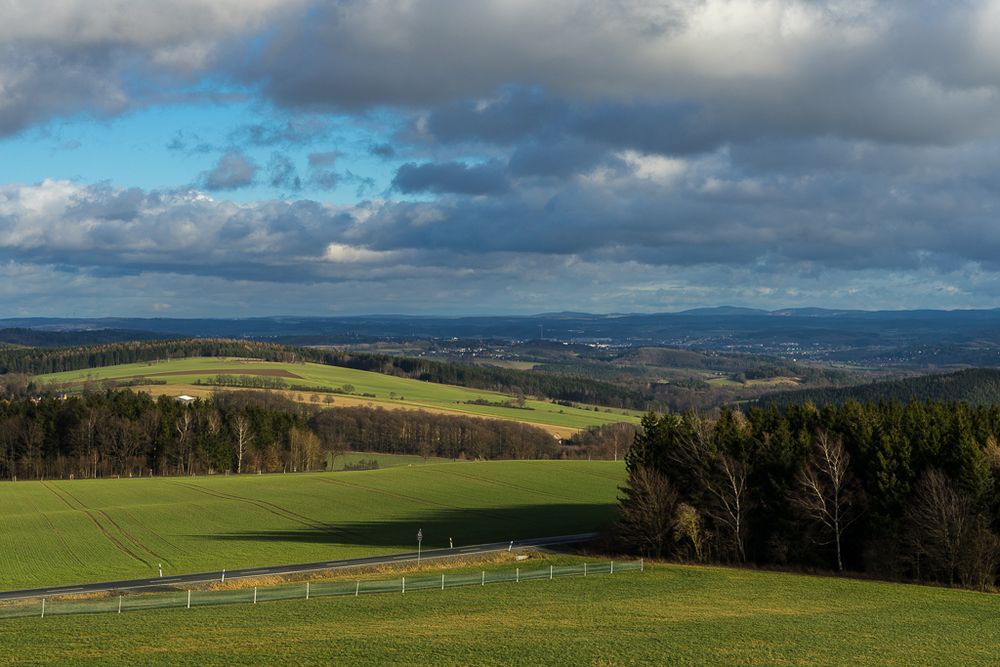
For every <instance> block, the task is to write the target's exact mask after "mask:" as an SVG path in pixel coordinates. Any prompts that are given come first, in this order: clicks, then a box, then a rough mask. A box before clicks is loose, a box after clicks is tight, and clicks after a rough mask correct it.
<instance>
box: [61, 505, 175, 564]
mask: <svg viewBox="0 0 1000 667" xmlns="http://www.w3.org/2000/svg"><path fill="white" fill-rule="evenodd" d="M61 491H62V492H63V493H65V494H66V495H67V496H69V497H70V498H72V499H73V500H74V501H75V502H76V503H78V504H79V505H80V507H83V508H85V509H86V510H87V511H89V510H90V508H88V507H87V506H86V505H84V504H83V502H81V501H80V499H79V498H77V497H76V496H74V495H73V494H72V493H70V492H69V491H67V490H66V489H61ZM93 511H95V512H97V513H98V514H100V515H101V516H103V517H104V518H105V519H107V520H108V522H109V523H110V524H111V525H112V526H114V527H115V528H116V529H117V530H118V532H119V533H121V534H122V535H124V536H125V537H126V538H127V539H128V540H129V541H130V542H132V544H134V545H135V546H137V547H138V548H139V549H141V550H142V551H145V552H146V553H147V554H149V555H150V556H152V557H153V558H156V559H158V560H161V561H163V562H164V563H168V564H169V563H170V561H169V560H168V559H167V558H164V557H163V556H161V555H160V554H158V553H156V552H155V551H153V550H152V549H150V548H149V547H147V546H146V545H145V544H144V543H143V541H142V540H140V539H139V538H137V537H136V536H135V535H133V534H132V533H130V532H129V531H128V530H126V529H125V528H124V527H122V525H121V524H120V523H118V522H117V521H115V520H114V519H113V518H112V517H111V515H110V514H108V513H107V512H105V511H104V510H101V509H95V510H93ZM150 565H151V563H150Z"/></svg>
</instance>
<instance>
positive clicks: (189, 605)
mask: <svg viewBox="0 0 1000 667" xmlns="http://www.w3.org/2000/svg"><path fill="white" fill-rule="evenodd" d="M190 608H191V591H188V609H190Z"/></svg>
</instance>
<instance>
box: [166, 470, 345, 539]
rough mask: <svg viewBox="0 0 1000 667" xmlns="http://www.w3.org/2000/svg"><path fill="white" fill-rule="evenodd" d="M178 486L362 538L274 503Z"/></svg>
mask: <svg viewBox="0 0 1000 667" xmlns="http://www.w3.org/2000/svg"><path fill="white" fill-rule="evenodd" d="M172 483H173V484H177V485H178V486H183V487H185V488H187V489H191V490H192V491H198V492H200V493H203V494H205V495H207V496H212V497H213V498H219V499H222V500H235V501H238V502H242V503H246V504H248V505H253V506H254V507H256V508H257V509H260V510H264V511H265V512H267V513H269V514H273V515H274V516H276V517H279V518H281V519H285V520H286V521H294V522H296V523H298V524H301V525H303V526H305V527H306V528H312V529H314V530H322V531H325V532H328V533H341V534H343V535H350V536H351V537H354V538H359V537H362V536H361V535H359V534H357V533H354V532H352V531H350V530H346V529H344V528H338V527H336V526H331V525H330V524H327V523H323V522H322V521H317V520H316V519H311V518H309V517H307V516H304V515H302V514H298V513H296V512H293V511H291V510H287V509H285V508H284V507H281V506H280V505H275V504H274V503H271V502H268V501H266V500H257V499H256V498H246V497H244V496H237V495H233V494H231V493H225V492H223V491H216V490H213V489H206V488H204V487H201V486H198V485H197V484H186V483H184V482H172Z"/></svg>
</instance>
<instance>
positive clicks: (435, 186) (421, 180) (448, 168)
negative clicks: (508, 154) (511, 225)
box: [392, 162, 510, 195]
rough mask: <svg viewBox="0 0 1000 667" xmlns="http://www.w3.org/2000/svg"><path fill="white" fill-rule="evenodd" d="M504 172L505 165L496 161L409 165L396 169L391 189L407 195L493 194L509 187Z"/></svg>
mask: <svg viewBox="0 0 1000 667" xmlns="http://www.w3.org/2000/svg"><path fill="white" fill-rule="evenodd" d="M505 172H506V170H505V168H504V166H503V165H501V164H499V163H496V162H488V163H486V164H474V165H468V164H465V163H463V162H442V163H426V164H416V163H413V162H408V163H406V164H404V165H402V166H401V167H400V168H399V169H398V170H396V176H395V178H393V179H392V187H393V188H394V189H396V190H398V191H400V192H403V193H406V194H414V193H421V192H431V193H435V194H448V193H455V194H465V195H493V194H500V193H503V192H506V191H507V190H508V189H509V188H510V183H508V181H507V176H506V173H505Z"/></svg>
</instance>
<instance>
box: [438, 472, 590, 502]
mask: <svg viewBox="0 0 1000 667" xmlns="http://www.w3.org/2000/svg"><path fill="white" fill-rule="evenodd" d="M433 472H436V473H440V474H442V475H450V476H453V477H462V478H464V479H468V480H472V481H475V482H481V483H484V484H492V485H494V486H499V487H504V488H508V489H514V490H516V491H523V492H527V493H533V494H536V495H539V496H548V497H550V498H556V499H558V500H563V501H566V502H575V501H576V499H575V498H567V497H566V496H560V495H559V494H557V493H552V492H550V491H542V490H540V489H534V488H532V487H530V486H522V485H520V484H514V483H513V482H502V481H500V480H496V479H489V478H488V477H477V476H475V475H469V474H467V473H464V472H455V471H454V470H443V469H441V470H434V471H433Z"/></svg>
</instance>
